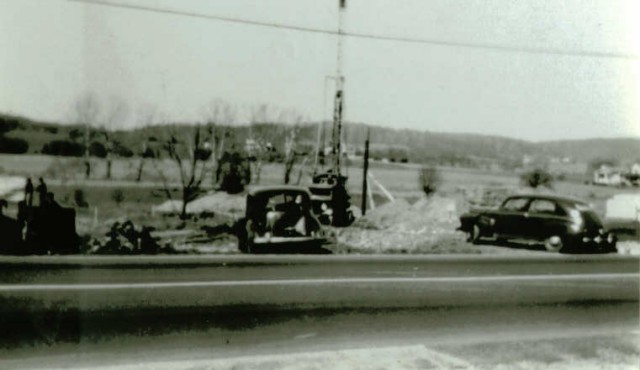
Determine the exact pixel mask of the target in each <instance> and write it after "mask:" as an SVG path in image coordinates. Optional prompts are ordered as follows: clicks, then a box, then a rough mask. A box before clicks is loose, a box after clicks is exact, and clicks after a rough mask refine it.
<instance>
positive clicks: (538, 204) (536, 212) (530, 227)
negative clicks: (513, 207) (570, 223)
mask: <svg viewBox="0 0 640 370" xmlns="http://www.w3.org/2000/svg"><path fill="white" fill-rule="evenodd" d="M563 222H564V217H563V209H562V207H560V206H559V205H558V204H557V202H555V201H554V200H552V199H534V200H532V201H531V203H530V204H529V208H528V210H527V212H525V217H524V221H523V224H522V225H523V229H524V230H523V231H524V235H525V236H526V237H527V238H528V239H532V240H545V239H546V238H548V237H549V236H551V235H555V234H558V232H559V231H560V229H561V226H562V223H563Z"/></svg>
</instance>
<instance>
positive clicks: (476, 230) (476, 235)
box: [469, 224, 482, 244]
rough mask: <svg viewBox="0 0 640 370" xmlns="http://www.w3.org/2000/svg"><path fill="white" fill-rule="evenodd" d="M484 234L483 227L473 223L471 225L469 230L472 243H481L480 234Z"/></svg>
mask: <svg viewBox="0 0 640 370" xmlns="http://www.w3.org/2000/svg"><path fill="white" fill-rule="evenodd" d="M481 235H482V229H480V225H478V224H473V226H472V227H471V231H470V232H469V241H470V242H471V243H472V244H480V236H481Z"/></svg>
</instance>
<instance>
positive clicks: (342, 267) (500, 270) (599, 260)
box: [0, 255, 640, 368]
mask: <svg viewBox="0 0 640 370" xmlns="http://www.w3.org/2000/svg"><path fill="white" fill-rule="evenodd" d="M639 270H640V260H639V259H638V258H637V257H623V256H615V255H607V256H602V255H599V256H563V255H549V256H535V257H517V258H514V257H482V256H481V257H478V256H464V257H458V256H455V257H448V256H437V257H426V256H366V257H364V256H226V257H199V256H198V257H193V256H191V257H177V258H176V257H153V258H150V257H140V258H137V257H134V258H121V257H104V258H94V257H34V258H13V257H6V258H1V259H0V311H1V312H0V314H1V315H0V317H1V319H0V320H1V321H2V322H1V323H0V324H1V326H2V327H3V328H4V329H5V333H6V334H5V335H4V336H3V337H2V339H1V340H0V367H3V368H4V367H11V368H12V367H22V366H24V367H38V368H40V367H66V366H69V365H74V366H78V367H89V366H107V365H113V364H116V365H125V364H126V365H131V364H132V363H138V362H142V363H153V361H178V363H188V362H189V361H193V360H195V359H201V360H205V359H206V360H210V359H226V358H238V357H243V356H247V355H273V354H287V356H289V355H290V354H291V353H304V352H308V351H312V352H313V351H329V352H331V353H335V351H339V350H343V349H358V348H365V349H366V348H379V347H380V348H381V347H389V346H401V347H403V346H413V345H420V346H427V347H425V348H431V349H433V348H436V347H438V348H441V349H442V348H444V350H445V351H446V352H447V353H459V352H460V351H462V349H461V348H463V347H464V346H470V347H469V348H476V349H475V351H476V352H474V353H476V355H477V358H476V359H475V360H473V361H472V363H475V362H476V361H480V359H482V358H485V357H483V356H485V355H486V356H489V354H494V356H493V358H495V359H496V361H498V362H494V364H495V363H500V362H499V361H500V358H499V356H498V357H496V356H495V348H494V347H495V346H498V347H500V346H504V345H506V344H505V343H511V344H512V345H513V343H514V341H515V342H518V341H524V342H527V343H529V344H531V345H534V346H535V343H538V344H539V343H545V342H546V341H549V340H560V339H566V340H560V342H561V343H573V342H575V341H576V340H580V338H592V339H585V340H583V342H585V341H586V343H592V344H593V347H594V348H591V349H585V350H584V352H585V353H589V354H590V356H591V354H594V356H595V355H597V353H598V348H600V347H602V345H601V344H597V343H601V342H602V341H604V342H606V343H609V344H608V345H611V346H612V348H613V350H616V351H623V352H624V353H625V354H626V355H628V356H632V358H635V357H633V356H636V355H637V354H638V352H639V351H638V348H637V345H636V346H634V344H635V343H637V339H638V338H637V336H638V332H639V331H640V322H639V318H638V312H639V311H638V309H639V306H638V301H639V298H638V296H639V295H640V288H639V282H640V273H639ZM572 341H573V342H572ZM478 346H480V347H478ZM482 346H488V347H486V348H485V347H482ZM492 346H493V347H492ZM523 346H524V345H523ZM563 346H564V345H562V344H561V345H559V346H558V352H559V354H558V355H562V352H563V351H564V349H563V348H564V347H563ZM525 347H526V346H524V347H522V348H525ZM421 348H422V347H421ZM478 348H484V349H482V350H480V349H478ZM568 350H569V349H567V351H568ZM419 352H420V351H419ZM463 352H464V354H465V356H466V354H467V352H465V351H463ZM471 352H473V351H471ZM483 352H486V353H485V355H480V354H481V353H483ZM420 353H422V352H420ZM463 357H464V356H463ZM489 357H490V356H489ZM468 360H469V359H468ZM174 364H177V363H174Z"/></svg>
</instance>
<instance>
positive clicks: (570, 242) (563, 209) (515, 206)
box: [459, 195, 616, 252]
mask: <svg viewBox="0 0 640 370" xmlns="http://www.w3.org/2000/svg"><path fill="white" fill-rule="evenodd" d="M459 230H462V231H464V232H466V233H468V235H469V241H471V242H473V243H474V244H476V243H478V242H479V241H480V240H481V239H483V238H495V239H497V240H498V241H506V240H527V241H534V242H541V243H544V246H545V248H546V249H547V250H549V251H552V252H579V251H586V250H588V251H604V252H614V251H616V237H615V235H614V234H612V233H610V232H607V231H606V230H605V229H604V226H603V224H602V221H601V220H600V218H599V217H598V215H597V214H596V213H595V212H594V211H593V209H592V208H591V207H590V206H589V205H588V204H587V203H585V202H583V201H581V200H577V199H573V198H567V197H560V196H552V195H516V196H510V197H508V198H507V199H505V200H504V202H503V203H502V204H501V205H500V206H499V207H498V208H497V209H485V210H480V209H477V210H471V211H470V212H468V213H465V214H463V215H462V216H460V227H459Z"/></svg>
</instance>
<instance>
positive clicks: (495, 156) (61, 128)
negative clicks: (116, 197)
mask: <svg viewBox="0 0 640 370" xmlns="http://www.w3.org/2000/svg"><path fill="white" fill-rule="evenodd" d="M0 125H10V126H11V130H10V131H8V132H5V133H4V135H5V136H6V137H8V138H19V139H23V140H25V141H27V142H28V144H29V149H28V153H39V152H40V151H41V150H42V147H43V146H44V145H45V144H47V143H48V142H50V141H52V140H69V139H74V140H81V138H80V137H79V136H78V135H79V134H80V133H82V132H83V127H81V126H78V125H63V124H56V123H48V122H37V121H33V120H30V119H27V118H24V117H18V116H11V115H2V114H0ZM262 126H263V127H262V128H261V129H262V131H259V132H265V134H268V135H270V140H272V141H273V145H274V146H275V147H276V148H281V147H283V146H284V140H285V135H282V134H277V132H282V129H283V125H281V124H277V123H274V124H265V125H262ZM5 127H8V126H5ZM317 127H318V126H317V124H307V125H304V126H303V128H302V129H301V132H300V134H299V141H302V142H306V143H307V144H309V145H310V144H313V143H315V142H316V138H317ZM345 127H346V131H345V138H346V141H347V142H349V143H352V144H351V146H352V147H362V146H363V144H364V140H365V138H366V135H367V130H371V142H372V147H374V148H376V147H377V148H389V150H391V149H393V148H395V149H398V148H400V149H402V150H401V151H403V152H405V153H408V156H409V158H408V159H409V160H410V161H412V162H434V163H443V162H444V164H452V165H470V166H473V165H474V164H476V165H477V164H478V163H483V162H493V163H498V164H502V165H505V166H509V167H511V166H512V167H517V166H519V165H520V164H521V163H522V159H523V157H524V156H528V157H532V158H538V159H541V160H546V159H549V158H554V157H555V158H565V157H566V158H570V159H571V160H572V161H578V162H582V163H588V162H589V161H592V160H595V159H603V158H604V159H611V160H615V161H617V162H619V163H629V162H631V161H640V138H619V139H587V140H563V141H548V142H539V143H534V142H529V141H525V140H518V139H513V138H507V137H499V136H488V135H479V134H453V133H441V132H430V131H418V130H407V129H392V128H386V127H377V126H368V125H365V124H360V123H349V124H347V125H345ZM190 128H193V125H188V124H186V125H185V124H172V125H155V126H149V127H143V128H136V129H132V130H126V131H116V132H114V134H113V136H114V138H115V139H116V140H118V141H119V142H121V143H122V145H124V146H126V147H129V148H130V149H131V150H133V151H134V152H138V151H139V150H140V147H141V143H142V142H143V141H144V140H146V139H148V138H150V137H154V138H155V139H156V140H157V141H160V142H162V141H164V140H166V139H167V138H168V137H169V133H170V132H171V131H173V132H177V133H181V132H188V130H189V129H190ZM227 130H228V131H227V132H228V135H227V137H228V140H234V141H235V142H236V143H237V144H238V145H242V143H244V140H245V138H247V137H248V135H249V128H248V126H246V125H244V126H243V125H240V126H233V127H228V128H227ZM329 130H330V125H329V124H327V123H325V130H324V132H325V136H326V137H327V138H328V137H330V135H329V134H328V133H329ZM2 131H6V130H2ZM254 133H255V131H254ZM325 142H328V139H327V140H326V141H325ZM1 149H2V148H0V151H1Z"/></svg>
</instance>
